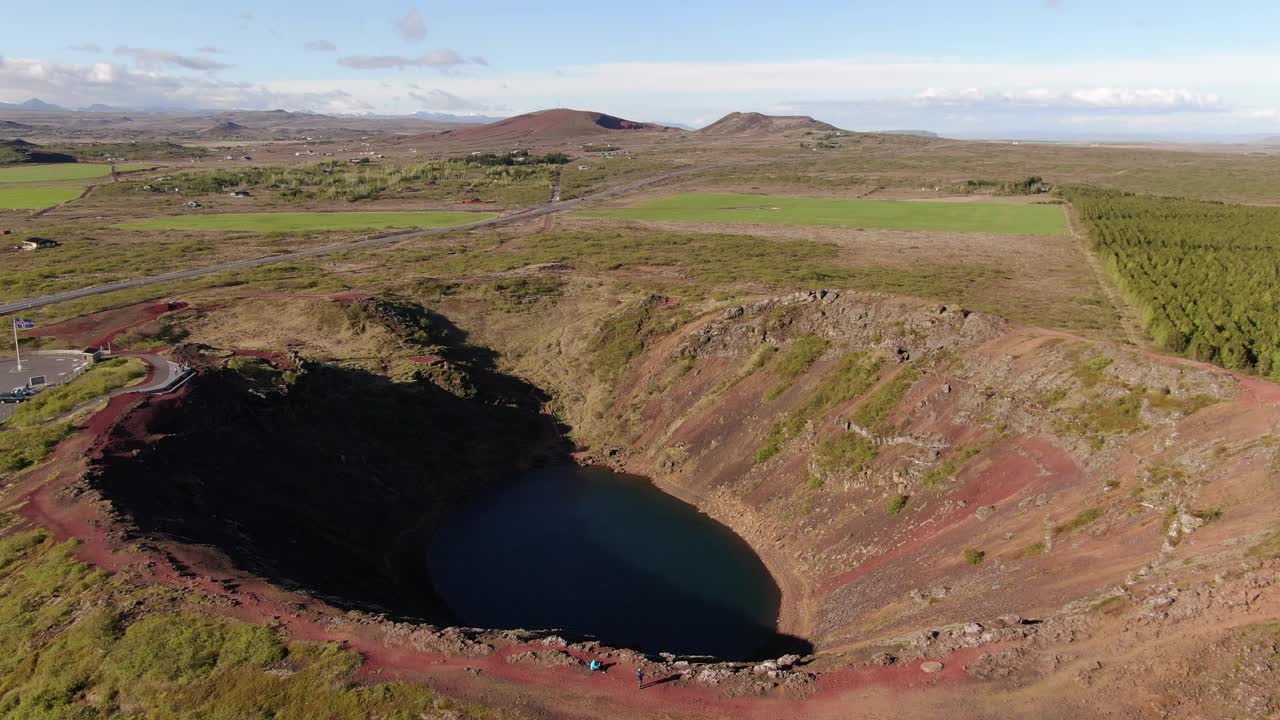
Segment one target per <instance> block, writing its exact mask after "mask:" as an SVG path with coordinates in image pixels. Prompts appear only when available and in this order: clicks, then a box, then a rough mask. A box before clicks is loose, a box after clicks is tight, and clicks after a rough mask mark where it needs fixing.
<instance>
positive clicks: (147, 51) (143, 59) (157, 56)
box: [115, 45, 231, 71]
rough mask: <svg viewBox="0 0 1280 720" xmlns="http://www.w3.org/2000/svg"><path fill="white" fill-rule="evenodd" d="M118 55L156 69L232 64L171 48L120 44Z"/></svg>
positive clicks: (216, 66) (209, 67) (207, 67)
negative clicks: (183, 53)
mask: <svg viewBox="0 0 1280 720" xmlns="http://www.w3.org/2000/svg"><path fill="white" fill-rule="evenodd" d="M115 53H116V55H124V56H126V57H131V58H133V61H134V62H135V63H137V64H138V65H139V66H141V67H144V68H149V69H156V68H160V67H164V66H166V65H170V66H173V67H180V68H185V69H187V70H207V71H213V70H225V69H227V68H229V67H231V66H230V65H228V64H226V63H222V62H218V61H216V60H209V59H208V58H198V57H190V56H188V55H179V54H178V53H175V52H171V51H169V50H157V49H155V48H135V47H126V46H123V45H122V46H120V47H117V48H116V50H115Z"/></svg>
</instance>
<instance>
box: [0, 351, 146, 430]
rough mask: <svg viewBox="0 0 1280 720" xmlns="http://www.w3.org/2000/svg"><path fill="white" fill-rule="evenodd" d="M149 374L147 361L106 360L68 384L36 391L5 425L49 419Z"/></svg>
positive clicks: (30, 423)
mask: <svg viewBox="0 0 1280 720" xmlns="http://www.w3.org/2000/svg"><path fill="white" fill-rule="evenodd" d="M146 374H147V366H146V364H145V363H143V362H142V361H141V360H138V359H136V358H114V359H112V360H107V361H106V362H103V363H99V364H97V365H95V366H93V367H92V368H91V369H89V370H88V371H86V372H85V373H84V374H83V375H81V376H80V377H78V378H76V379H74V380H72V381H71V382H69V383H66V384H65V385H58V386H56V387H52V388H49V389H48V390H45V391H43V392H40V393H37V394H36V396H35V397H33V398H31V399H30V400H28V401H26V402H24V403H22V404H21V405H19V406H18V409H17V410H16V411H15V412H14V413H13V415H11V416H9V419H8V420H6V421H5V425H6V426H7V427H15V428H29V427H32V426H34V425H36V424H39V423H43V422H47V421H49V420H52V419H54V418H56V417H58V416H59V415H62V414H63V413H65V412H67V411H68V410H70V409H72V408H74V407H75V406H77V405H79V404H80V403H82V402H86V401H88V400H92V399H93V398H97V397H102V396H103V395H106V394H107V393H109V392H111V391H112V390H116V389H119V388H122V387H124V386H125V385H127V384H129V383H130V382H131V381H133V380H137V379H138V378H141V377H145V376H146Z"/></svg>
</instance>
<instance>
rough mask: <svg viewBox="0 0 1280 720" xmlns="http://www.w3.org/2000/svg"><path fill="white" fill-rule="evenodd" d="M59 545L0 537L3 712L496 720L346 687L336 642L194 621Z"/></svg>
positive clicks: (26, 715)
mask: <svg viewBox="0 0 1280 720" xmlns="http://www.w3.org/2000/svg"><path fill="white" fill-rule="evenodd" d="M3 434H4V433H0V435H3ZM71 550H72V544H70V543H61V544H59V543H55V542H54V541H53V540H52V539H50V538H49V537H48V536H47V534H45V533H44V532H43V531H28V532H23V533H19V534H16V535H11V536H9V537H7V538H5V539H3V540H0V627H2V628H4V632H2V633H0V714H2V715H4V717H7V718H14V719H15V720H36V719H38V718H106V717H139V718H141V717H147V718H197V717H199V718H249V717H254V718H267V717H274V718H304V717H323V718H329V719H331V720H344V719H347V718H350V719H352V720H354V719H355V718H362V719H363V718H369V717H381V718H405V719H408V718H418V717H427V716H431V717H436V716H438V715H439V714H440V713H442V712H443V713H449V714H450V715H451V716H453V717H459V718H463V717H465V718H473V717H500V715H496V714H494V713H491V712H489V711H486V710H483V709H480V708H472V707H467V706H462V705H459V704H457V703H453V702H451V701H449V700H446V699H445V698H442V697H440V696H438V695H436V694H435V693H433V692H432V691H430V690H428V689H426V688H423V687H419V686H413V685H408V684H404V683H376V684H365V683H355V682H353V681H352V675H353V673H354V672H355V670H356V668H357V667H358V666H359V664H360V658H359V657H358V656H357V655H356V654H354V653H352V652H350V651H347V650H344V649H342V648H341V647H340V646H338V645H337V644H334V643H317V642H289V641H287V640H286V639H285V638H283V637H282V636H281V635H280V634H279V633H278V632H277V631H275V630H272V629H268V628H265V627H260V626H256V625H250V624H247V623H242V622H235V621H229V620H222V619H219V618H216V617H210V616H208V615H205V614H196V613H194V612H191V611H189V610H186V609H183V608H182V604H183V601H182V599H181V597H180V596H177V595H176V594H173V593H172V592H170V591H166V590H163V589H160V588H149V589H145V590H139V589H136V588H132V587H130V586H128V585H127V584H126V582H125V581H123V580H117V579H116V578H114V577H112V576H110V575H108V574H107V573H104V572H101V571H95V570H90V569H89V568H88V567H86V566H85V565H84V564H82V563H80V562H79V561H77V560H76V559H75V558H74V557H73V556H72V554H71ZM175 606H177V607H178V609H177V611H175V610H174V607H175Z"/></svg>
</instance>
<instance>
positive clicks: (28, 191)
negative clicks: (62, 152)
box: [0, 185, 83, 210]
mask: <svg viewBox="0 0 1280 720" xmlns="http://www.w3.org/2000/svg"><path fill="white" fill-rule="evenodd" d="M81 192H83V188H79V187H42V186H39V185H35V186H26V185H9V186H4V185H0V210H39V209H40V208H47V207H50V206H53V205H57V204H59V203H64V202H66V201H68V200H74V199H76V198H77V197H79V195H80V193H81Z"/></svg>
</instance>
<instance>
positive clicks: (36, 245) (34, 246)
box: [22, 238, 58, 250]
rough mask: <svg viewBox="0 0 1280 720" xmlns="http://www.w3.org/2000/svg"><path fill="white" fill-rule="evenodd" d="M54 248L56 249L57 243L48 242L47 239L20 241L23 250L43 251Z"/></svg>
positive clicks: (53, 241)
mask: <svg viewBox="0 0 1280 720" xmlns="http://www.w3.org/2000/svg"><path fill="white" fill-rule="evenodd" d="M54 247H58V241H57V240H50V239H49V238H31V239H30V240H23V241H22V249H23V250H44V249H46V248H54Z"/></svg>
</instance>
